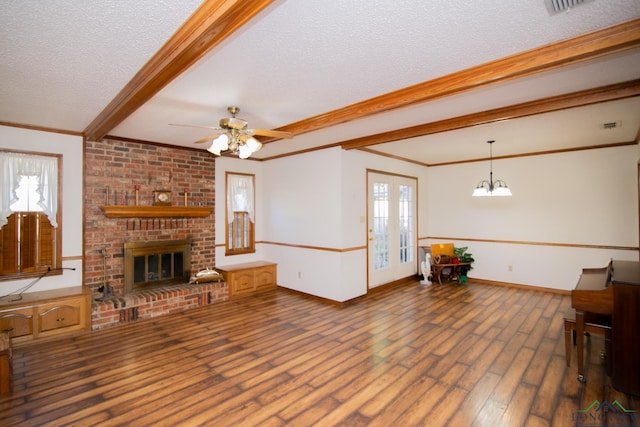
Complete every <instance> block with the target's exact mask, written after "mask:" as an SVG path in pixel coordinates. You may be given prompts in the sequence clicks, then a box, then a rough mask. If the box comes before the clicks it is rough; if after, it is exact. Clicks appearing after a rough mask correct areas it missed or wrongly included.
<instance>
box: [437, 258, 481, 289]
mask: <svg viewBox="0 0 640 427" xmlns="http://www.w3.org/2000/svg"><path fill="white" fill-rule="evenodd" d="M470 266H471V263H470V262H460V263H457V264H432V265H431V272H432V274H433V277H434V278H435V279H437V280H438V283H439V284H441V285H442V276H443V272H444V271H445V270H446V269H447V268H448V269H450V270H451V272H450V273H449V274H447V275H446V277H447V279H448V281H451V280H454V279H456V278H457V277H459V276H460V273H461V271H462V267H467V268H469V267H470Z"/></svg>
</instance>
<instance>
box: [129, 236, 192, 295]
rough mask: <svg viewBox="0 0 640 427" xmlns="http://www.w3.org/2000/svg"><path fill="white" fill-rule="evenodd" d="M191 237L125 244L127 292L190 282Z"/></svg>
mask: <svg viewBox="0 0 640 427" xmlns="http://www.w3.org/2000/svg"><path fill="white" fill-rule="evenodd" d="M190 259H191V239H186V240H165V241H158V242H132V243H125V244H124V288H125V293H129V292H135V291H139V290H143V289H149V288H157V287H160V286H169V285H173V284H181V283H187V282H188V281H189V276H190V274H191V270H190V266H191V262H190Z"/></svg>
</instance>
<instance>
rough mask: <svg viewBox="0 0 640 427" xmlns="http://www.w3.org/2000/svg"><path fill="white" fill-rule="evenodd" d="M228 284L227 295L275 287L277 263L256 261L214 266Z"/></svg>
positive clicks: (250, 292) (232, 295)
mask: <svg viewBox="0 0 640 427" xmlns="http://www.w3.org/2000/svg"><path fill="white" fill-rule="evenodd" d="M216 270H218V271H219V272H220V273H221V274H222V275H223V276H224V279H225V281H226V282H227V286H229V297H230V298H231V297H234V296H238V295H249V294H252V293H254V292H258V291H262V290H267V289H275V288H276V286H277V264H275V263H272V262H267V261H256V262H249V263H245V264H236V265H229V266H222V267H218V266H216Z"/></svg>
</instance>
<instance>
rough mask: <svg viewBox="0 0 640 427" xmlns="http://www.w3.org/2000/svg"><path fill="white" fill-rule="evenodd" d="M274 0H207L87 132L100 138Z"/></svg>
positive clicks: (92, 138) (90, 137)
mask: <svg viewBox="0 0 640 427" xmlns="http://www.w3.org/2000/svg"><path fill="white" fill-rule="evenodd" d="M272 2H273V0H207V1H205V2H204V3H203V4H202V5H201V6H200V7H199V8H198V9H197V10H196V11H195V12H194V13H193V15H191V17H190V18H189V19H188V20H187V21H186V22H185V23H184V24H183V25H182V26H181V27H180V28H179V29H178V31H176V33H175V34H174V35H173V36H172V37H171V38H170V39H169V40H168V41H167V43H165V44H164V46H162V48H161V49H160V50H159V51H158V52H157V53H156V54H155V55H154V56H153V57H152V58H151V59H150V60H149V62H147V63H146V64H145V65H144V66H143V67H142V69H140V71H138V73H137V74H136V75H135V76H134V77H133V79H131V81H130V82H129V83H127V85H126V86H125V87H124V88H123V89H122V90H121V91H120V93H118V95H116V97H115V98H114V99H113V100H112V101H111V102H110V103H109V105H107V107H106V108H105V109H104V110H103V111H102V112H101V113H100V114H99V115H98V116H97V117H96V118H95V119H94V120H93V121H92V122H91V123H90V124H89V126H88V127H87V128H86V129H85V130H84V134H85V136H86V138H87V139H89V140H100V139H102V138H103V137H104V136H105V135H106V134H107V133H108V132H109V131H111V130H112V129H113V128H115V127H116V126H117V125H119V124H120V123H121V122H122V121H123V120H124V119H126V118H127V117H128V116H129V115H130V114H132V113H133V112H134V111H135V110H137V109H138V108H139V107H140V106H142V105H143V104H144V103H145V102H147V101H148V100H149V99H151V98H152V97H153V96H154V95H155V94H156V93H158V92H159V91H160V90H161V89H162V88H164V87H165V86H166V85H167V84H169V83H170V82H171V81H172V80H173V79H174V78H176V77H177V76H179V75H180V74H181V73H182V72H184V71H185V70H186V69H187V68H189V67H190V66H191V65H193V63H195V62H196V61H197V60H199V59H200V58H201V57H202V56H203V55H205V54H206V53H207V52H208V51H209V50H211V49H212V48H214V47H215V46H217V45H218V44H220V43H221V42H222V41H223V40H225V39H226V38H227V37H229V36H230V35H231V34H233V32H234V31H236V30H237V29H238V28H240V27H241V26H242V25H243V24H245V23H246V22H247V21H248V20H249V19H251V18H252V17H253V16H255V15H256V14H258V13H259V12H260V11H262V10H263V9H264V8H265V7H266V6H268V5H269V4H270V3H272Z"/></svg>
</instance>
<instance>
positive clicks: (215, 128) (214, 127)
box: [169, 123, 222, 130]
mask: <svg viewBox="0 0 640 427" xmlns="http://www.w3.org/2000/svg"><path fill="white" fill-rule="evenodd" d="M169 126H185V127H189V128H200V129H213V130H222V128H219V127H217V126H201V125H184V124H181V123H169Z"/></svg>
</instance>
